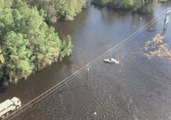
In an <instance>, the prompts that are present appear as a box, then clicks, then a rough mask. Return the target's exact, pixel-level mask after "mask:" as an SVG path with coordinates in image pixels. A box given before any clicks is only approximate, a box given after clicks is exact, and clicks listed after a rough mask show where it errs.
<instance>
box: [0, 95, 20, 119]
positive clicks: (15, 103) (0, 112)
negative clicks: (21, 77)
mask: <svg viewBox="0 0 171 120" xmlns="http://www.w3.org/2000/svg"><path fill="white" fill-rule="evenodd" d="M19 107H21V101H20V99H19V98H17V97H13V98H12V99H7V100H6V101H4V102H2V103H0V119H2V118H4V117H6V116H7V115H8V114H9V113H11V112H13V111H15V110H17V109H18V108H19Z"/></svg>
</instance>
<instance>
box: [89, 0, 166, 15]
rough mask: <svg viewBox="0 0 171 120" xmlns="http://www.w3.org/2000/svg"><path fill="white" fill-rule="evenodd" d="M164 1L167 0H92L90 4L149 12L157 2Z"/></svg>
mask: <svg viewBox="0 0 171 120" xmlns="http://www.w3.org/2000/svg"><path fill="white" fill-rule="evenodd" d="M166 1H169V0H92V4H94V5H98V6H102V7H104V6H105V7H109V8H112V9H122V10H130V11H133V12H141V13H151V12H152V11H153V8H154V7H155V6H156V5H157V4H158V3H160V2H166Z"/></svg>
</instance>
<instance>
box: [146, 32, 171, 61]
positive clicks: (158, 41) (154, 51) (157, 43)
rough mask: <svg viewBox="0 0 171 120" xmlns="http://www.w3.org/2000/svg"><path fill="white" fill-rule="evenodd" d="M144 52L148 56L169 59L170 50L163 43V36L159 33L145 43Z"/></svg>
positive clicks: (170, 56)
mask: <svg viewBox="0 0 171 120" xmlns="http://www.w3.org/2000/svg"><path fill="white" fill-rule="evenodd" d="M144 52H145V54H146V56H147V57H148V58H153V57H165V58H167V59H170V60H171V50H170V49H169V47H168V46H167V44H165V43H164V36H161V35H159V34H157V35H156V36H155V37H154V38H153V39H152V40H150V41H147V42H146V43H145V46H144Z"/></svg>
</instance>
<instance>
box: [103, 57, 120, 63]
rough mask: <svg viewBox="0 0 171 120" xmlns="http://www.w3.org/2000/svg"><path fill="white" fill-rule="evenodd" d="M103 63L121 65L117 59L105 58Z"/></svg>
mask: <svg viewBox="0 0 171 120" xmlns="http://www.w3.org/2000/svg"><path fill="white" fill-rule="evenodd" d="M103 61H104V62H105V63H111V64H120V62H119V60H116V59H115V58H105V59H104V60H103Z"/></svg>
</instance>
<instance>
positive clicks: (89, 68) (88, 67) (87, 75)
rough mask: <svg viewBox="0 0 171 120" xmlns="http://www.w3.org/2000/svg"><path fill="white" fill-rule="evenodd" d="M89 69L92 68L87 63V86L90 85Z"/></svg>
mask: <svg viewBox="0 0 171 120" xmlns="http://www.w3.org/2000/svg"><path fill="white" fill-rule="evenodd" d="M89 71H90V68H89V65H87V78H86V87H88V77H89Z"/></svg>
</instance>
